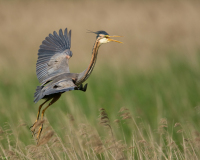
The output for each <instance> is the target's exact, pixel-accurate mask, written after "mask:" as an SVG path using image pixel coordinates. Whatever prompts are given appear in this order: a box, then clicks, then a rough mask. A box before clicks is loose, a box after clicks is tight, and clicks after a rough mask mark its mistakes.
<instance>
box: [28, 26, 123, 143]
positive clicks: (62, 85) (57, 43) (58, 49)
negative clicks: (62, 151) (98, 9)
mask: <svg viewBox="0 0 200 160" xmlns="http://www.w3.org/2000/svg"><path fill="white" fill-rule="evenodd" d="M93 33H95V34H97V37H96V40H95V44H94V47H93V50H92V59H91V61H90V64H89V66H88V67H87V69H85V70H84V71H83V72H81V73H70V70H69V66H68V62H69V59H70V58H71V57H72V55H73V54H72V51H71V50H70V47H71V30H70V31H69V32H68V31H67V28H66V29H65V30H64V33H63V31H62V29H60V30H59V32H58V33H57V32H55V31H54V32H53V34H49V36H48V37H46V38H45V40H44V41H43V42H42V44H41V45H40V48H39V50H38V60H37V63H36V74H37V78H38V80H39V82H40V83H41V86H38V87H37V88H36V91H35V94H34V102H35V103H36V102H38V101H39V100H40V99H46V100H45V102H43V103H42V104H41V105H40V106H39V108H38V114H37V119H36V121H35V123H34V124H33V125H32V127H33V130H32V132H33V134H34V132H35V129H34V126H35V124H36V122H37V121H38V119H39V116H40V110H41V108H42V106H43V105H44V104H46V103H47V102H48V101H50V100H51V101H50V103H49V104H48V105H47V106H46V107H45V109H43V111H42V114H41V119H43V116H44V112H45V110H46V109H47V108H48V107H49V106H51V105H52V104H53V103H55V102H56V101H57V100H58V99H59V98H60V96H61V94H62V93H64V92H66V91H71V90H80V91H84V92H85V91H86V89H87V84H85V86H83V85H82V83H83V82H85V81H86V80H87V78H88V77H89V76H90V75H91V73H92V71H93V69H94V66H95V63H96V60H97V54H98V49H99V47H100V45H101V44H102V43H108V42H110V41H114V42H119V41H116V40H113V39H110V37H116V36H109V35H108V33H107V32H105V31H98V32H93ZM119 43H121V42H119ZM42 128H43V125H41V127H40V129H39V131H38V135H37V139H38V140H39V138H40V135H41V132H42Z"/></svg>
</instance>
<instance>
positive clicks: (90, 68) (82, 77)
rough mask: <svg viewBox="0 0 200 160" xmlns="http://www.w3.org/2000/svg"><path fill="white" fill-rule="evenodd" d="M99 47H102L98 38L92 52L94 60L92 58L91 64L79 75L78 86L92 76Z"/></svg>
mask: <svg viewBox="0 0 200 160" xmlns="http://www.w3.org/2000/svg"><path fill="white" fill-rule="evenodd" d="M99 47H100V42H99V38H97V39H96V41H95V44H94V47H93V50H92V58H91V61H90V64H89V66H88V67H87V68H86V69H85V70H84V71H83V72H81V73H79V75H78V78H77V81H76V85H79V84H81V83H83V82H84V81H86V80H87V79H88V77H89V76H90V74H91V73H92V71H93V69H94V66H95V63H96V60H97V54H98V50H99Z"/></svg>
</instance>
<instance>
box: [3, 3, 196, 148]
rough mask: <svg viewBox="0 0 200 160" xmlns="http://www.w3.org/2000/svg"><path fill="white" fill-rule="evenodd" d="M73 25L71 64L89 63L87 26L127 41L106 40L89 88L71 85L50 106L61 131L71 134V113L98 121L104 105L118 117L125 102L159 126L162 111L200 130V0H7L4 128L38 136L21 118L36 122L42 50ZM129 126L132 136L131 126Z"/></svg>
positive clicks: (171, 120) (26, 137)
mask: <svg viewBox="0 0 200 160" xmlns="http://www.w3.org/2000/svg"><path fill="white" fill-rule="evenodd" d="M66 27H67V28H68V29H71V30H72V46H71V50H72V52H73V57H72V58H71V59H70V62H69V67H70V71H71V72H77V73H79V72H81V71H83V70H84V69H85V68H86V67H87V65H88V64H89V62H90V59H91V52H92V47H93V44H94V41H95V37H96V35H94V34H92V33H87V30H92V31H98V30H105V31H106V32H108V33H109V34H110V35H121V36H123V37H121V38H118V39H117V40H120V41H122V42H123V44H118V43H108V44H105V45H102V46H101V47H100V49H99V54H98V60H97V63H96V66H95V69H94V71H93V73H92V75H91V76H90V78H89V79H88V80H87V83H88V89H87V92H86V93H83V92H76V91H73V92H67V93H65V94H63V95H62V97H61V99H60V100H59V101H58V102H57V103H55V104H54V105H53V106H51V107H50V108H49V109H48V110H47V112H46V118H47V119H48V121H49V122H50V125H51V126H52V128H53V129H54V130H55V131H56V132H57V133H58V135H59V136H61V137H62V136H63V135H64V134H65V133H63V132H62V131H61V128H67V125H66V119H67V115H68V114H70V115H73V116H74V119H76V120H77V121H78V122H87V123H89V124H90V125H92V126H95V125H97V124H98V115H99V109H100V108H105V109H106V111H107V113H108V116H109V119H110V122H111V123H114V120H116V119H118V118H120V117H119V110H120V108H121V107H125V108H127V109H128V110H129V111H130V113H131V115H132V116H134V118H136V121H137V122H138V124H140V123H141V122H143V123H144V124H145V125H147V126H149V127H150V128H151V129H152V131H155V130H157V127H158V125H159V124H160V120H161V119H162V118H165V119H166V120H167V121H168V124H169V130H172V132H175V131H174V129H173V126H174V124H175V123H177V122H178V123H181V124H185V127H186V128H187V127H188V124H189V126H190V127H191V128H192V130H193V131H196V132H199V131H200V127H199V123H200V119H199V112H200V108H199V105H200V98H199V97H200V83H199V82H200V72H199V69H200V65H199V62H200V2H199V1H195V0H191V1H189V0H188V1H186V0H183V1H179V0H176V1H174V0H169V1H166V0H163V1H160V0H153V1H149V0H144V1H131V0H125V1H112V0H111V1H89V0H88V1H64V0H63V1H61V0H60V1H45V0H44V1H39V0H38V1H37V0H36V1H24V0H17V1H14V0H13V1H12V0H11V1H3V0H1V1H0V126H1V127H2V128H6V127H5V126H7V125H8V124H9V126H11V128H13V132H14V133H16V134H17V135H18V136H19V139H20V140H21V141H22V142H23V143H24V144H25V145H28V144H32V143H34V142H33V141H32V137H31V133H30V132H29V129H28V127H27V128H26V127H25V128H23V129H21V128H20V129H19V128H18V126H19V125H21V124H26V125H25V126H31V125H32V123H33V122H34V121H35V118H36V115H37V109H38V106H39V104H41V103H42V100H41V101H40V102H38V103H37V104H34V103H33V94H34V92H35V88H36V86H38V85H39V82H38V80H37V77H36V73H35V68H36V61H37V51H38V49H39V46H40V44H41V43H42V41H43V40H44V39H45V37H46V36H48V34H49V33H53V31H59V29H60V28H61V29H65V28H66ZM122 127H123V129H124V133H125V137H126V138H127V140H130V139H131V129H130V128H129V127H127V126H126V125H125V124H124V125H123V126H122ZM115 134H116V136H118V137H120V135H118V132H117V131H116V133H115ZM173 136H174V137H175V139H177V141H178V140H179V137H178V136H176V134H174V135H173ZM155 137H156V135H155ZM119 139H120V138H119ZM5 146H6V145H5Z"/></svg>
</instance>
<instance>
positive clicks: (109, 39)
mask: <svg viewBox="0 0 200 160" xmlns="http://www.w3.org/2000/svg"><path fill="white" fill-rule="evenodd" d="M110 37H122V36H109V35H108V38H107V39H108V41H109V42H110V41H112V42H118V43H123V42H120V41H117V40H114V39H111V38H110Z"/></svg>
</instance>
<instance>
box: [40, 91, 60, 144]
mask: <svg viewBox="0 0 200 160" xmlns="http://www.w3.org/2000/svg"><path fill="white" fill-rule="evenodd" d="M60 96H61V94H57V95H56V96H55V97H53V99H52V101H51V102H50V103H49V104H48V106H46V107H45V109H43V110H42V115H41V120H43V117H44V112H45V111H46V110H47V108H49V106H51V105H52V104H53V103H55V102H56V101H57V100H58V99H59V98H60ZM42 129H43V124H42V125H41V126H40V128H39V131H38V135H37V140H38V142H39V139H40V135H41V133H42Z"/></svg>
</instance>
